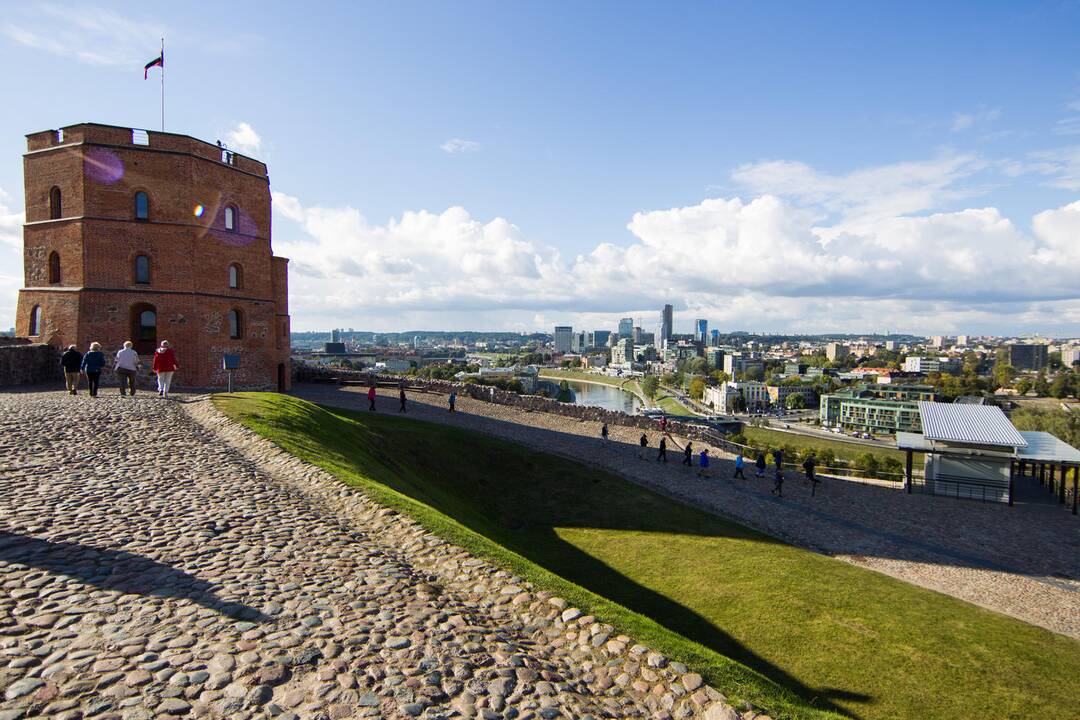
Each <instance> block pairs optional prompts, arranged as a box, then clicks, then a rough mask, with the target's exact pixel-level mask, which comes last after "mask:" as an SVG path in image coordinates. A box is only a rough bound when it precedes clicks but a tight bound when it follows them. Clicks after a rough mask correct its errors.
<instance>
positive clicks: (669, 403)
mask: <svg viewBox="0 0 1080 720" xmlns="http://www.w3.org/2000/svg"><path fill="white" fill-rule="evenodd" d="M654 402H655V403H656V406H657V407H658V408H660V409H661V410H663V411H664V412H665V413H666V414H668V415H671V416H673V417H694V414H693V413H692V412H690V411H689V410H687V409H686V406H685V405H683V404H682V403H681V402H679V401H678V400H676V399H675V397H674V396H673V395H668V394H667V393H665V392H664V391H663V390H660V391H659V392H658V393H657V394H656V399H655V400H654Z"/></svg>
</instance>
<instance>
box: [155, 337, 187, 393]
mask: <svg viewBox="0 0 1080 720" xmlns="http://www.w3.org/2000/svg"><path fill="white" fill-rule="evenodd" d="M151 368H152V369H153V371H154V372H155V373H157V392H158V396H159V397H163V398H167V397H169V388H170V387H172V379H173V373H174V372H176V371H177V370H179V369H180V366H179V365H177V364H176V353H175V352H173V349H172V346H171V345H170V344H169V341H168V340H162V341H161V347H159V348H158V349H157V350H155V351H154V362H153V364H152V366H151Z"/></svg>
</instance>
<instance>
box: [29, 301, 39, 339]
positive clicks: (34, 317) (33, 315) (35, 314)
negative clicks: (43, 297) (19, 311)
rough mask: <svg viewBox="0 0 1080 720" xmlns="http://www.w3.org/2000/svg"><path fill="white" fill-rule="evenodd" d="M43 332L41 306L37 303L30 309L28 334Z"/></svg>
mask: <svg viewBox="0 0 1080 720" xmlns="http://www.w3.org/2000/svg"><path fill="white" fill-rule="evenodd" d="M40 334H41V306H40V305H35V306H34V307H33V308H31V309H30V331H29V332H28V333H27V335H40Z"/></svg>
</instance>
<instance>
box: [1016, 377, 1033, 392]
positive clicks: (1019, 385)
mask: <svg viewBox="0 0 1080 720" xmlns="http://www.w3.org/2000/svg"><path fill="white" fill-rule="evenodd" d="M1013 387H1015V388H1016V392H1017V393H1018V394H1020V395H1027V394H1028V393H1029V392H1031V380H1029V379H1028V378H1020V379H1019V380H1017V381H1016V384H1015V385H1014V386H1013Z"/></svg>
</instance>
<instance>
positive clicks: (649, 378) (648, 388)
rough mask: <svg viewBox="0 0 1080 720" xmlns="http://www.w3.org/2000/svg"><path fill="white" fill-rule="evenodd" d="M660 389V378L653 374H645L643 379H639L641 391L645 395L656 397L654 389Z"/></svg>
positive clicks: (651, 397)
mask: <svg viewBox="0 0 1080 720" xmlns="http://www.w3.org/2000/svg"><path fill="white" fill-rule="evenodd" d="M659 389H660V379H659V378H658V377H656V376H655V375H646V376H645V379H644V380H642V381H641V392H643V393H645V397H647V398H649V399H650V400H652V399H653V398H654V397H656V391H657V390H659Z"/></svg>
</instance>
